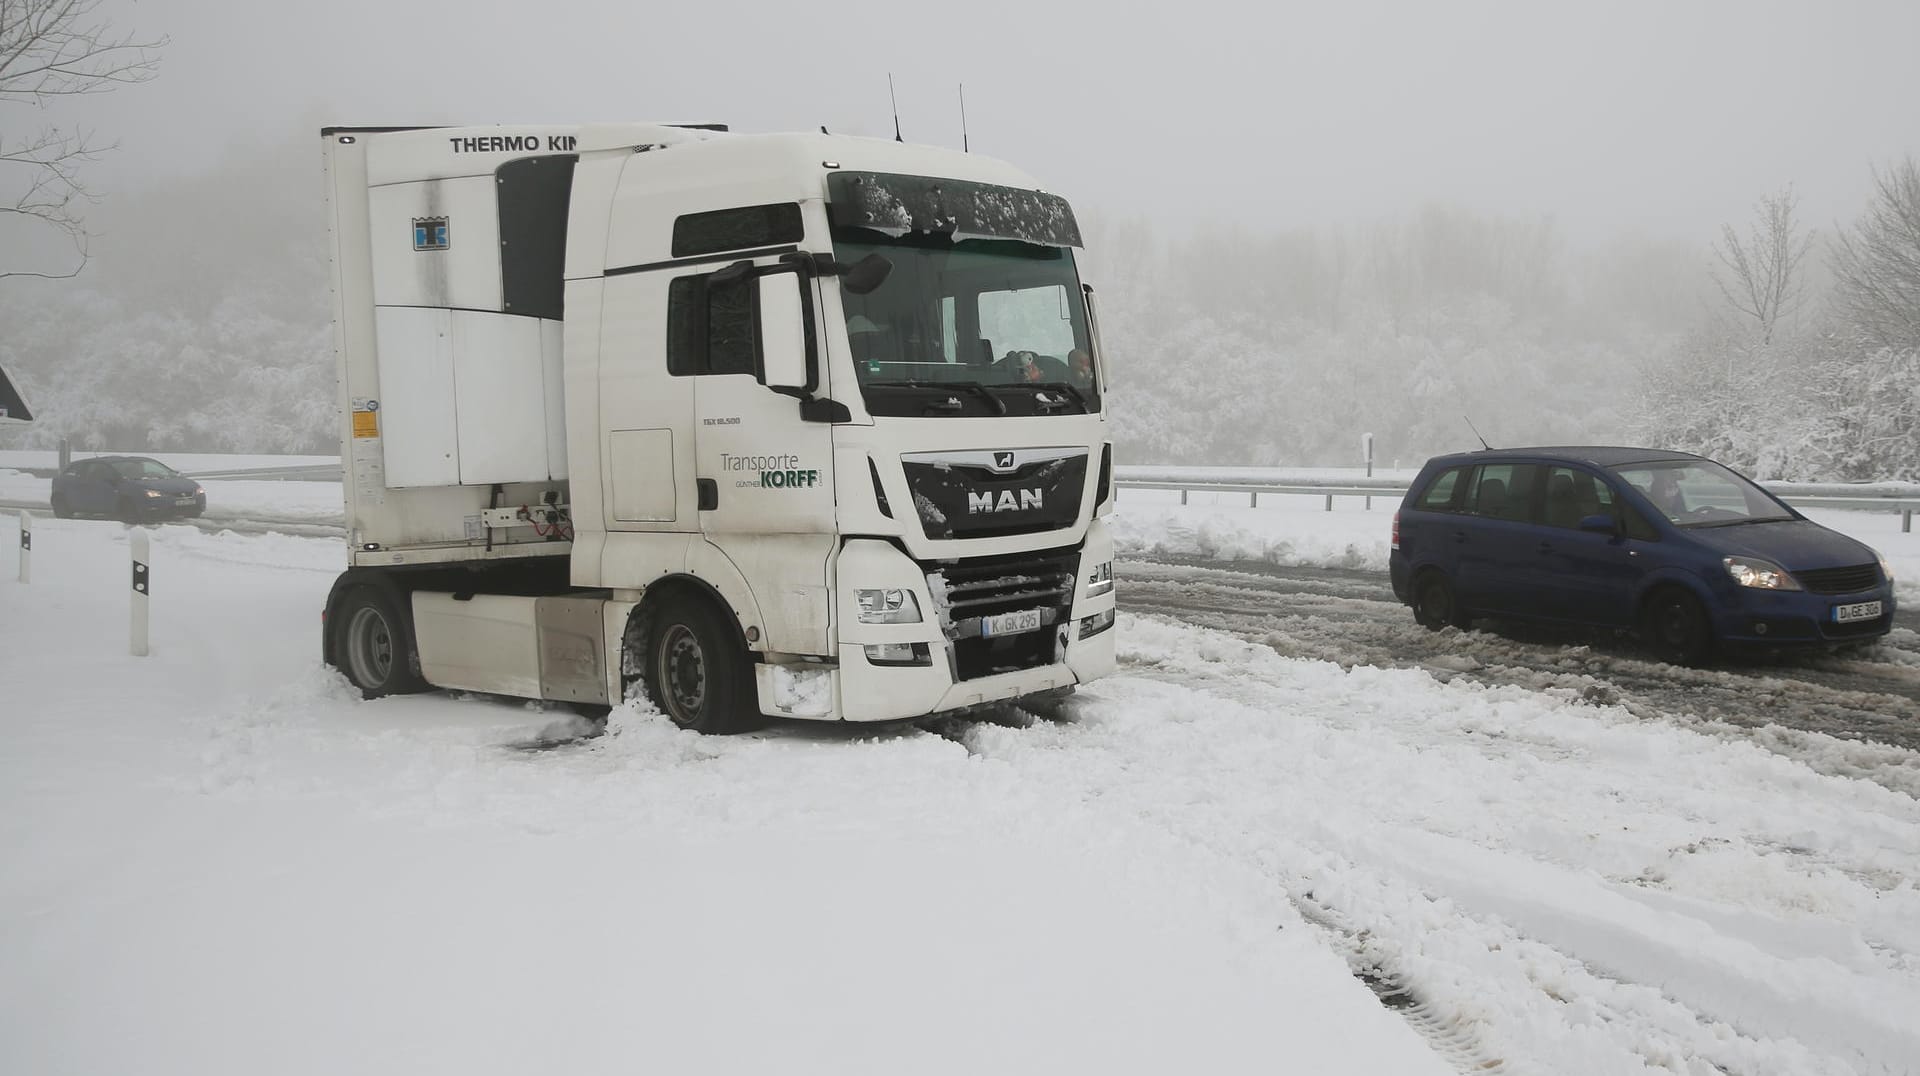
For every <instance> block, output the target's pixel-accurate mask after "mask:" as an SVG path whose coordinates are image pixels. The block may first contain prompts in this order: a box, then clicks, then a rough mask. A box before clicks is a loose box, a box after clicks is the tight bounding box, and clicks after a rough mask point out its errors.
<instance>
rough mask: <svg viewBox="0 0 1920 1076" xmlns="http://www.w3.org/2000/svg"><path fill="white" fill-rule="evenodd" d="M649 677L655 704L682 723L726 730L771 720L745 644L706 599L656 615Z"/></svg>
mask: <svg viewBox="0 0 1920 1076" xmlns="http://www.w3.org/2000/svg"><path fill="white" fill-rule="evenodd" d="M645 679H646V682H647V695H648V697H650V698H651V699H653V704H654V705H655V706H657V707H659V709H660V712H661V713H663V714H665V715H667V718H668V719H669V720H671V721H672V722H673V723H674V724H676V725H678V726H680V727H681V728H683V729H691V730H693V731H694V732H704V733H709V734H714V735H727V734H729V733H735V732H750V731H752V730H753V729H757V728H760V727H761V726H763V725H765V724H766V718H765V717H764V716H763V715H762V714H761V713H760V699H759V694H758V693H757V692H756V691H755V690H754V684H753V665H752V663H751V662H749V661H748V660H747V653H746V649H745V648H744V647H742V646H741V645H740V642H739V640H738V639H737V638H735V636H734V633H733V631H732V630H731V626H730V625H729V624H727V623H726V622H724V621H723V620H722V619H721V617H720V614H719V613H717V612H715V611H714V609H713V607H712V606H711V605H709V604H708V603H706V602H704V601H682V602H676V603H675V604H674V605H673V606H672V607H670V608H668V609H665V610H662V611H660V612H658V613H656V614H655V615H654V616H653V617H652V623H651V624H650V625H649V630H648V631H647V665H646V677H645Z"/></svg>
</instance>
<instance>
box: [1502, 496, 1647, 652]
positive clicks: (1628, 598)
mask: <svg viewBox="0 0 1920 1076" xmlns="http://www.w3.org/2000/svg"><path fill="white" fill-rule="evenodd" d="M1623 507H1624V506H1622V505H1621V504H1620V503H1619V497H1618V495H1617V494H1616V492H1615V491H1614V489H1613V487H1612V486H1611V485H1609V484H1608V482H1607V480H1606V478H1605V477H1603V476H1601V475H1599V474H1597V473H1595V472H1593V471H1589V470H1587V469H1585V468H1583V467H1574V466H1549V467H1548V468H1547V473H1546V487H1545V489H1544V491H1543V495H1542V498H1541V509H1542V514H1541V524H1542V526H1541V530H1540V535H1539V539H1540V541H1539V545H1538V547H1537V552H1536V555H1535V556H1534V558H1533V566H1532V570H1533V574H1534V578H1533V581H1532V583H1531V584H1530V588H1529V589H1530V590H1531V591H1532V592H1533V594H1534V595H1535V601H1536V603H1537V605H1538V607H1539V608H1540V613H1539V615H1541V616H1546V617H1551V618H1553V619H1556V620H1570V621H1577V622H1579V623H1584V624H1603V625H1609V626H1619V625H1624V624H1628V623H1630V621H1631V613H1632V594H1633V583H1634V580H1636V579H1637V578H1639V575H1640V573H1641V571H1642V570H1643V568H1644V567H1645V565H1644V562H1643V558H1641V557H1640V556H1639V555H1638V554H1637V553H1636V552H1635V550H1634V549H1633V548H1632V542H1633V540H1631V539H1629V538H1628V536H1627V533H1626V529H1625V527H1624V526H1623V525H1622V516H1621V511H1622V509H1623ZM1594 516H1605V517H1607V518H1608V519H1609V520H1611V521H1613V522H1612V528H1611V529H1610V530H1608V531H1605V532H1600V531H1588V530H1582V529H1581V528H1580V521H1581V520H1583V519H1588V518H1591V517H1594Z"/></svg>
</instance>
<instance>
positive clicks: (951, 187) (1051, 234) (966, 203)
mask: <svg viewBox="0 0 1920 1076" xmlns="http://www.w3.org/2000/svg"><path fill="white" fill-rule="evenodd" d="M827 198H828V202H829V207H828V211H829V213H830V214H831V215H832V219H833V223H834V224H835V225H838V226H840V227H847V228H871V229H873V230H875V231H880V232H887V233H891V234H894V235H901V234H905V233H907V232H928V233H934V234H950V235H955V236H961V237H964V236H987V237H991V238H995V239H1020V240H1025V241H1026V242H1029V243H1043V244H1046V245H1048V246H1056V247H1077V246H1080V245H1081V241H1080V223H1079V222H1078V221H1076V220H1074V217H1073V207H1072V206H1069V205H1068V204H1067V200H1066V199H1064V198H1062V197H1060V196H1059V195H1057V194H1048V193H1046V192H1045V191H1029V190H1021V189H1020V188H1018V187H1000V186H995V185H994V184H991V183H975V182H971V181H969V180H961V179H935V178H932V177H928V176H903V175H895V174H893V173H890V172H834V173H832V174H830V175H829V176H828V177H827Z"/></svg>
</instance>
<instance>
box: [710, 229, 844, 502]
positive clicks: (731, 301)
mask: <svg viewBox="0 0 1920 1076" xmlns="http://www.w3.org/2000/svg"><path fill="white" fill-rule="evenodd" d="M818 288H819V285H818V283H817V282H816V281H815V279H814V277H813V275H812V274H811V273H808V272H804V271H802V267H801V266H799V265H796V264H792V263H788V264H781V263H779V262H776V261H774V260H773V259H761V260H760V261H759V262H758V263H746V262H741V263H736V264H735V265H732V266H728V267H727V268H726V269H722V270H720V271H719V272H716V273H714V274H712V275H711V276H710V277H709V278H708V283H707V288H706V291H707V296H706V303H705V311H704V313H705V318H706V326H705V333H706V336H707V351H708V356H709V364H710V366H711V370H710V372H709V373H708V374H707V375H706V376H702V377H700V378H697V379H696V381H695V385H694V416H695V423H694V436H695V441H696V456H695V463H694V474H695V479H696V484H697V485H698V487H699V495H700V524H701V530H703V531H705V532H706V533H708V534H710V535H724V534H831V533H833V529H834V504H833V473H832V467H833V441H832V432H831V431H832V426H831V425H830V424H829V423H828V422H824V421H808V419H807V418H806V417H805V416H803V411H802V405H803V403H804V402H805V401H807V400H810V399H815V398H818V397H825V396H826V395H827V374H826V366H827V364H826V362H825V361H824V358H825V352H824V347H823V337H822V334H821V332H820V324H819V322H820V319H819V317H818V315H817V313H816V312H817V311H818V310H819V309H820V305H819V295H818Z"/></svg>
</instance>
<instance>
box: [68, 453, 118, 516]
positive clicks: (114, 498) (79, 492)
mask: <svg viewBox="0 0 1920 1076" xmlns="http://www.w3.org/2000/svg"><path fill="white" fill-rule="evenodd" d="M115 477H116V476H115V474H114V470H113V465H112V464H110V463H101V462H99V461H98V460H95V461H93V462H91V463H85V464H82V465H81V468H80V478H79V480H78V481H77V482H75V483H74V487H73V496H72V500H71V502H70V503H71V504H72V505H73V509H74V511H76V512H86V513H88V514H91V515H110V514H112V512H113V510H114V509H115V508H117V507H118V503H117V502H118V494H117V493H116V492H115V491H114V480H115Z"/></svg>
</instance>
